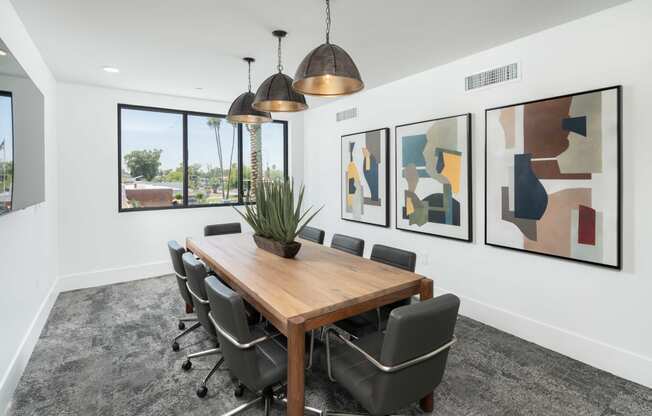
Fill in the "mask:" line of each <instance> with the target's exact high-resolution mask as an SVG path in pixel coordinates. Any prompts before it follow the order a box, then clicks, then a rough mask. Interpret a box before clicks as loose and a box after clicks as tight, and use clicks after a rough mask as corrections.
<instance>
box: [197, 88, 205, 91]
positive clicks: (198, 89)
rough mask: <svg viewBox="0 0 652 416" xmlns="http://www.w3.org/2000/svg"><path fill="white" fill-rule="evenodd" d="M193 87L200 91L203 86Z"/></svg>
mask: <svg viewBox="0 0 652 416" xmlns="http://www.w3.org/2000/svg"><path fill="white" fill-rule="evenodd" d="M195 89H196V90H197V91H201V90H203V89H204V88H202V87H195Z"/></svg>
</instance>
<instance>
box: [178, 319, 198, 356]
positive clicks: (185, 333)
mask: <svg viewBox="0 0 652 416" xmlns="http://www.w3.org/2000/svg"><path fill="white" fill-rule="evenodd" d="M200 326H201V324H200V323H199V322H197V323H194V324H192V326H190V327H189V328H186V329H185V330H183V332H181V333H180V334H179V335H177V336H176V337H174V338H173V342H172V351H175V352H176V351H179V343H178V342H177V341H178V340H179V339H180V338H182V337H185V336H186V335H188V334H189V333H191V332H192V331H194V330H195V329H197V328H199V327H200Z"/></svg>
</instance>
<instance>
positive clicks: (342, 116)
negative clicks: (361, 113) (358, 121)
mask: <svg viewBox="0 0 652 416" xmlns="http://www.w3.org/2000/svg"><path fill="white" fill-rule="evenodd" d="M357 116H358V109H357V108H356V107H353V108H349V109H348V110H343V111H339V112H338V113H337V114H336V115H335V118H336V119H337V121H344V120H349V119H352V118H356V117H357Z"/></svg>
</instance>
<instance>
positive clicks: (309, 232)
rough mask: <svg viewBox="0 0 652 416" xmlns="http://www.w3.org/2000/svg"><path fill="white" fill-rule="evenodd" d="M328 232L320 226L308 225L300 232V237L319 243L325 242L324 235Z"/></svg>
mask: <svg viewBox="0 0 652 416" xmlns="http://www.w3.org/2000/svg"><path fill="white" fill-rule="evenodd" d="M325 235H326V233H325V232H324V230H320V229H319V228H314V227H308V226H307V225H306V226H305V227H303V228H302V229H301V231H300V232H299V237H300V238H303V239H304V240H308V241H312V242H313V243H317V244H324V236H325Z"/></svg>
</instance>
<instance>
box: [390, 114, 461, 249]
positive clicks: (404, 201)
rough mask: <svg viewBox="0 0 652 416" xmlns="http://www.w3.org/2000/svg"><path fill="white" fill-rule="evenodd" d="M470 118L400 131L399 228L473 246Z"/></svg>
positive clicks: (415, 125)
mask: <svg viewBox="0 0 652 416" xmlns="http://www.w3.org/2000/svg"><path fill="white" fill-rule="evenodd" d="M470 124H471V116H470V114H463V115H460V116H454V117H446V118H440V119H435V120H429V121H423V122H418V123H412V124H404V125H401V126H397V127H396V152H397V154H396V163H397V165H396V207H397V209H396V228H399V229H402V230H408V231H416V232H420V233H425V234H432V235H438V236H442V237H449V238H455V239H459V240H465V241H470V240H471V231H472V229H471V185H470V184H471V177H470V175H469V173H470V162H469V160H470V159H469V156H470V153H471V128H470Z"/></svg>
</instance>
